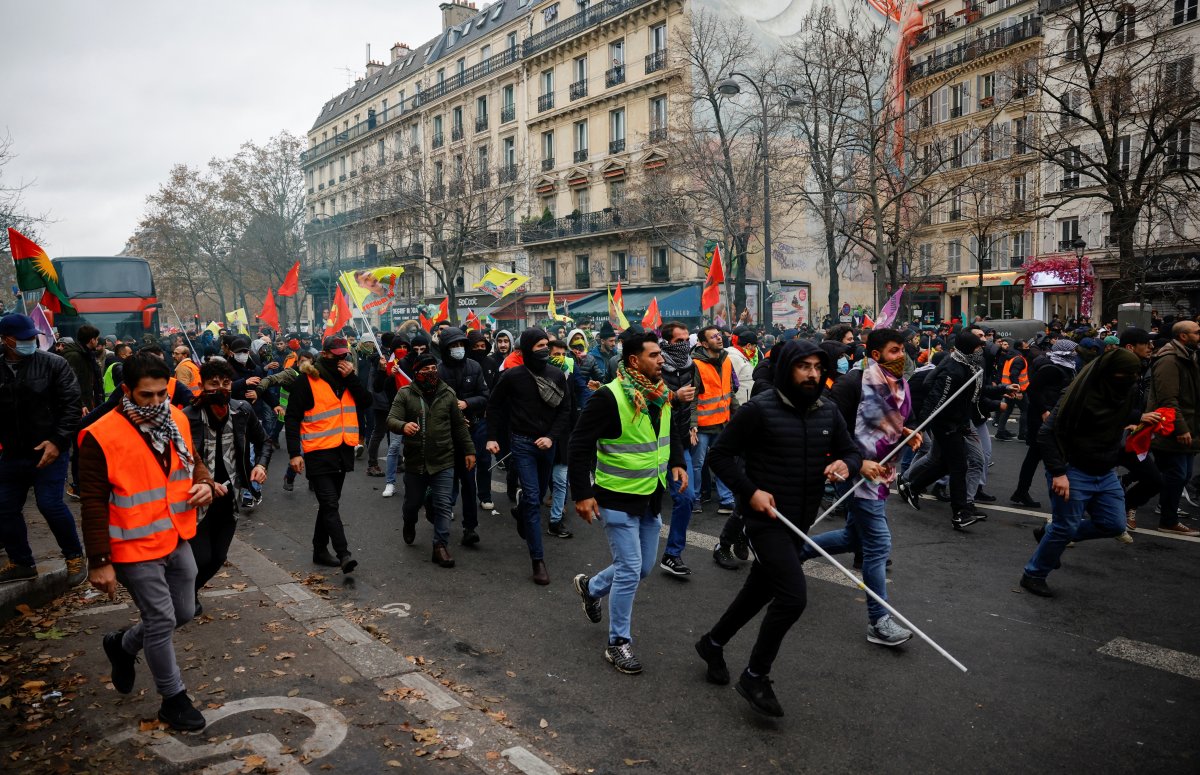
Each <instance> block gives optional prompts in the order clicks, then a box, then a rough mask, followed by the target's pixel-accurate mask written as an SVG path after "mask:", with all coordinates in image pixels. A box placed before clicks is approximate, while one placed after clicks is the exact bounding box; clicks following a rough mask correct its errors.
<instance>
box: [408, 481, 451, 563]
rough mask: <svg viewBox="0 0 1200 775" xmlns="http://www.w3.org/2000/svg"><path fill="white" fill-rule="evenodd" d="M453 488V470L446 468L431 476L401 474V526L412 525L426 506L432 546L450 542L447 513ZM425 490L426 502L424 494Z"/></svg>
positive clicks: (449, 510)
mask: <svg viewBox="0 0 1200 775" xmlns="http://www.w3.org/2000/svg"><path fill="white" fill-rule="evenodd" d="M453 486H454V469H453V468H447V469H445V470H443V471H438V472H437V473H435V474H417V473H413V472H412V471H406V472H405V473H404V506H403V514H404V524H406V525H416V524H417V515H418V513H419V512H420V511H421V507H422V506H426V509H425V518H426V519H428V520H429V521H430V522H432V523H433V545H434V546H437V545H438V544H441V545H442V546H445V545H446V544H448V543H450V512H451V510H452V509H453V508H454V499H453V498H452V497H451V496H450V490H451V488H452V487H453ZM426 491H429V495H430V498H429V503H428V504H426V499H425V493H426Z"/></svg>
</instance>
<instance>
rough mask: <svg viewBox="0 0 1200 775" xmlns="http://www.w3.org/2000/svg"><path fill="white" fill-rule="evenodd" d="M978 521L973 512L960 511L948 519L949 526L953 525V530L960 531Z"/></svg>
mask: <svg viewBox="0 0 1200 775" xmlns="http://www.w3.org/2000/svg"><path fill="white" fill-rule="evenodd" d="M978 521H979V517H977V516H975V512H973V511H966V510H964V511H960V512H958V513H957V514H955V515H954V516H953V517H951V518H950V524H951V525H954V529H955V530H962V529H963V528H967V527H970V526H971V525H974V524H975V523H976V522H978Z"/></svg>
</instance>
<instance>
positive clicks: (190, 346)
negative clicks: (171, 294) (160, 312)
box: [167, 301, 200, 363]
mask: <svg viewBox="0 0 1200 775" xmlns="http://www.w3.org/2000/svg"><path fill="white" fill-rule="evenodd" d="M167 306H168V307H170V308H171V311H172V312H174V313H175V322H176V323H178V324H179V333H181V334H183V338H184V339H185V340H187V343H188V349H189V350H191V351H192V359H193V360H194V361H195V362H196V363H200V353H199V352H198V351H197V350H196V345H194V344H193V343H192V338H191V337H190V336H188V335H187V329H186V328H184V326H183V318H181V317H179V311H178V310H176V309H175V305H174V304H172V303H171V302H169V301H168V302H167Z"/></svg>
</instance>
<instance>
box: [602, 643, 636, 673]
mask: <svg viewBox="0 0 1200 775" xmlns="http://www.w3.org/2000/svg"><path fill="white" fill-rule="evenodd" d="M604 658H605V659H607V660H608V663H609V664H610V665H612V666H613V667H615V668H616V669H617V672H620V673H624V674H625V675H637V674H638V673H640V672H642V663H641V662H639V661H638V658H637V657H635V656H634V655H633V648H632V647H630V645H629V641H628V640H626V639H625V638H617V642H616V643H610V644H608V646H607V647H606V648H605V649H604Z"/></svg>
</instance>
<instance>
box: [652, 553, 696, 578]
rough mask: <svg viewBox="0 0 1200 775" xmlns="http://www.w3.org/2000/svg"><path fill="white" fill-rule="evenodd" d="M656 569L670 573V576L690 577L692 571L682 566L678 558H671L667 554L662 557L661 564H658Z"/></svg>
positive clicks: (681, 561)
mask: <svg viewBox="0 0 1200 775" xmlns="http://www.w3.org/2000/svg"><path fill="white" fill-rule="evenodd" d="M658 567H660V568H662V569H663V570H665V571H666V572H667V573H670V574H671V575H672V576H690V575H692V569H691V568H689V567H688V566H686V565H684V564H683V560H681V559H679V558H678V557H672V556H671V555H669V554H664V555H663V557H662V562H660V563H659V564H658Z"/></svg>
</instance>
